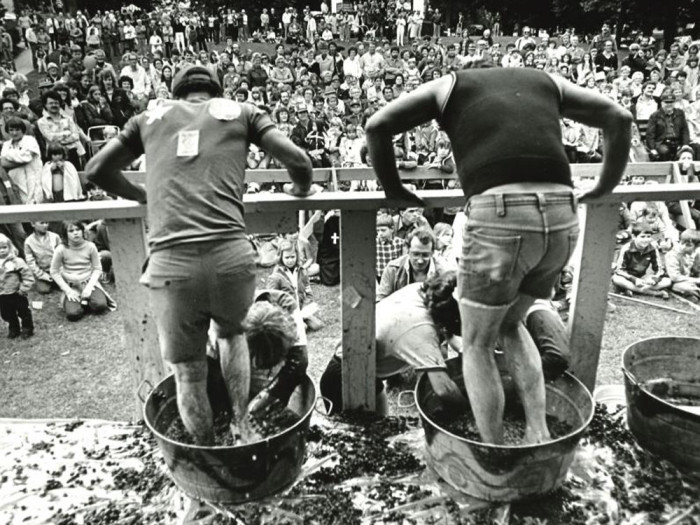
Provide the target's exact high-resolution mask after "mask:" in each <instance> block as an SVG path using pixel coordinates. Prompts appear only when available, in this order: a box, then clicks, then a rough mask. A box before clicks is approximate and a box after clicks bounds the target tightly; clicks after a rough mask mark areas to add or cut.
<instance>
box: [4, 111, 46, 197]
mask: <svg viewBox="0 0 700 525" xmlns="http://www.w3.org/2000/svg"><path fill="white" fill-rule="evenodd" d="M5 129H6V130H7V133H8V135H9V136H10V139H9V140H6V141H5V142H3V144H2V152H0V163H1V164H2V167H3V168H4V169H5V170H7V175H8V176H9V177H10V180H11V181H12V183H13V184H14V185H15V187H16V188H17V190H18V191H19V199H20V201H21V203H22V204H38V203H41V202H43V200H44V199H43V197H42V193H41V182H40V179H41V151H40V150H39V144H38V143H37V141H36V139H35V138H34V137H32V136H31V135H27V134H26V133H27V125H26V123H25V122H24V121H23V120H22V119H20V118H19V117H11V118H10V119H8V121H7V122H6V124H5Z"/></svg>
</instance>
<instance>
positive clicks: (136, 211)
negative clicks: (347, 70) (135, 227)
mask: <svg viewBox="0 0 700 525" xmlns="http://www.w3.org/2000/svg"><path fill="white" fill-rule="evenodd" d="M144 217H146V206H145V205H142V204H139V203H138V202H135V201H127V200H110V201H90V202H60V203H46V204H22V205H12V206H0V223H5V222H32V221H37V220H42V221H49V222H51V221H63V220H69V219H71V220H80V221H83V220H86V221H92V220H95V219H132V218H144Z"/></svg>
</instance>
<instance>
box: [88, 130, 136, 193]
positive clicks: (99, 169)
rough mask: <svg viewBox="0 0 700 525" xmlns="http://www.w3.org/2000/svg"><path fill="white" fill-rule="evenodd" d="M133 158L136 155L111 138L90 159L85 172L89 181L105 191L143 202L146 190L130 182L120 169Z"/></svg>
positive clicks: (132, 160) (134, 158)
mask: <svg viewBox="0 0 700 525" xmlns="http://www.w3.org/2000/svg"><path fill="white" fill-rule="evenodd" d="M134 160H136V156H135V155H134V154H133V153H132V152H131V150H130V149H129V148H127V147H126V146H125V145H124V144H122V143H121V142H120V141H119V140H116V139H113V140H111V141H110V142H108V143H107V144H106V145H105V147H104V148H102V149H101V150H100V151H99V152H98V153H97V155H95V156H94V157H93V158H92V159H90V162H88V164H87V166H86V167H85V174H86V176H87V179H88V180H89V181H90V182H93V183H95V184H97V185H98V186H99V187H100V188H102V189H103V190H105V191H106V192H109V193H113V194H115V195H118V196H120V197H123V198H125V199H129V200H134V201H138V202H140V203H142V204H145V203H146V190H144V189H143V188H142V187H141V186H136V185H135V184H132V183H131V182H130V181H129V180H128V179H127V178H126V177H124V174H123V173H122V169H124V168H125V167H127V166H128V165H129V164H131V163H132V162H134Z"/></svg>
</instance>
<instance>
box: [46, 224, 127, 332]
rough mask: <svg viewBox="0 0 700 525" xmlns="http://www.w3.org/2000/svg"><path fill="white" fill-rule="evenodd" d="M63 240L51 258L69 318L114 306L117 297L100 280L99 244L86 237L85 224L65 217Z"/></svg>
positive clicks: (71, 319) (53, 272)
mask: <svg viewBox="0 0 700 525" xmlns="http://www.w3.org/2000/svg"><path fill="white" fill-rule="evenodd" d="M61 241H62V243H61V244H60V245H59V246H58V247H57V248H56V250H55V251H54V254H53V259H52V260H51V277H52V278H53V280H54V282H55V283H56V284H57V285H58V287H59V288H60V289H61V290H62V291H63V294H62V295H61V306H62V307H63V310H64V311H65V313H66V318H67V319H68V320H69V321H78V320H79V319H82V317H83V316H84V315H85V314H86V313H88V312H90V313H95V314H101V313H104V312H106V311H107V310H109V309H114V307H115V306H116V305H115V303H114V301H113V300H112V298H111V297H110V296H109V295H108V294H107V292H106V291H105V290H104V288H102V285H101V284H100V276H101V275H102V265H101V263H100V256H99V253H98V251H97V247H96V246H95V244H94V243H92V242H90V241H88V240H86V239H85V225H84V224H83V223H81V222H78V221H63V223H62V225H61Z"/></svg>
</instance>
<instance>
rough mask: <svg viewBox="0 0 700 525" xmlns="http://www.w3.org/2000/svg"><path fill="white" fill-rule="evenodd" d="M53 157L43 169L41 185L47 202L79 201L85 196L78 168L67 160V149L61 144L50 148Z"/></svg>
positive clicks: (50, 154) (50, 155) (49, 151)
mask: <svg viewBox="0 0 700 525" xmlns="http://www.w3.org/2000/svg"><path fill="white" fill-rule="evenodd" d="M48 155H49V157H50V158H51V160H50V161H48V162H47V163H46V164H44V168H43V169H42V171H41V187H42V190H43V193H44V199H45V200H46V201H47V202H67V201H77V200H82V199H84V198H85V195H84V194H83V187H82V185H81V184H80V177H79V176H78V170H76V169H75V166H74V165H73V163H72V162H71V161H69V160H66V150H65V149H64V148H63V146H61V145H59V144H51V145H50V146H49V148H48Z"/></svg>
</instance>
